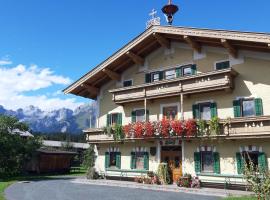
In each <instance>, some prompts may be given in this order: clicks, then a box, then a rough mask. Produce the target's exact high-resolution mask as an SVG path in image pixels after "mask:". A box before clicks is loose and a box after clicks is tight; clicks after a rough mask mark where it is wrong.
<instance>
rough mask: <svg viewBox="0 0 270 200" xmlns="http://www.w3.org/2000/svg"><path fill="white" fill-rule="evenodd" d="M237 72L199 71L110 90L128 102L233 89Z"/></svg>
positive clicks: (115, 95) (117, 101)
mask: <svg viewBox="0 0 270 200" xmlns="http://www.w3.org/2000/svg"><path fill="white" fill-rule="evenodd" d="M237 74H238V73H237V72H236V71H235V70H233V69H231V68H230V69H224V70H218V71H211V72H207V73H199V74H197V75H192V76H186V77H180V78H175V79H171V80H162V81H157V82H153V83H146V84H141V85H136V86H130V87H123V88H118V89H113V90H109V92H110V93H112V95H113V98H112V100H113V101H114V102H115V103H119V104H121V103H127V102H133V101H139V100H143V99H144V98H147V99H155V98H162V97H167V96H177V95H179V94H180V93H183V94H194V93H202V92H209V91H217V90H231V89H233V88H234V77H235V76H237Z"/></svg>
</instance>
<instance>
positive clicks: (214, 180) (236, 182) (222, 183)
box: [197, 173, 246, 189]
mask: <svg viewBox="0 0 270 200" xmlns="http://www.w3.org/2000/svg"><path fill="white" fill-rule="evenodd" d="M197 176H198V177H199V179H200V180H201V182H202V185H203V186H214V187H219V188H224V189H228V188H235V189H236V188H239V189H245V188H246V182H245V181H244V177H243V175H235V174H213V173H199V174H197Z"/></svg>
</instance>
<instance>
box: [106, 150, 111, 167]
mask: <svg viewBox="0 0 270 200" xmlns="http://www.w3.org/2000/svg"><path fill="white" fill-rule="evenodd" d="M109 167H110V153H109V152H105V169H106V168H109Z"/></svg>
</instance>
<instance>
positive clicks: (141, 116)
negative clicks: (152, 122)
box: [131, 109, 149, 122]
mask: <svg viewBox="0 0 270 200" xmlns="http://www.w3.org/2000/svg"><path fill="white" fill-rule="evenodd" d="M146 117H147V120H148V118H149V111H148V110H146ZM131 118H132V122H143V121H145V110H144V109H138V110H134V111H132V112H131Z"/></svg>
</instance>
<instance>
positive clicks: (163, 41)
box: [153, 33, 171, 49]
mask: <svg viewBox="0 0 270 200" xmlns="http://www.w3.org/2000/svg"><path fill="white" fill-rule="evenodd" d="M153 36H154V37H155V38H156V40H157V41H158V43H159V44H160V45H161V46H163V47H165V48H167V49H170V48H171V43H170V41H169V40H168V39H166V38H165V37H163V36H161V35H160V34H158V33H153Z"/></svg>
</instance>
